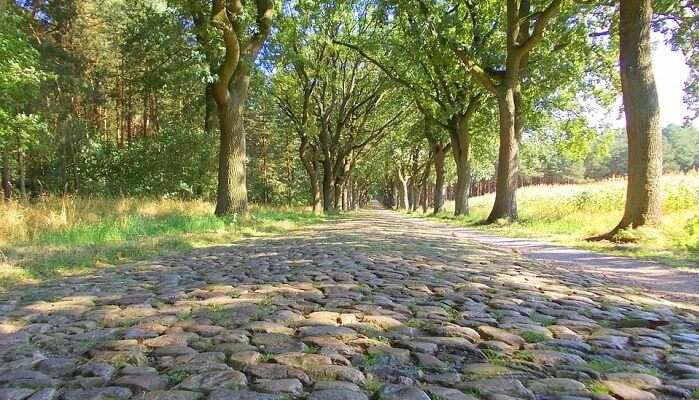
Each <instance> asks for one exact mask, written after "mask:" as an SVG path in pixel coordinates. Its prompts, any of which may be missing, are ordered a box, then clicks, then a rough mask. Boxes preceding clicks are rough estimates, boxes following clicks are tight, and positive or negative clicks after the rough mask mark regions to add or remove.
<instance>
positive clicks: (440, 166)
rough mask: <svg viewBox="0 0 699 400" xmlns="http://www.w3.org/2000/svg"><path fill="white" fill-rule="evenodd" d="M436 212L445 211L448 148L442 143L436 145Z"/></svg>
mask: <svg viewBox="0 0 699 400" xmlns="http://www.w3.org/2000/svg"><path fill="white" fill-rule="evenodd" d="M433 148H434V175H435V180H434V213H435V214H439V213H441V212H444V158H445V156H446V154H447V152H446V149H445V148H444V146H442V144H441V143H438V144H437V145H435V146H434V147H433Z"/></svg>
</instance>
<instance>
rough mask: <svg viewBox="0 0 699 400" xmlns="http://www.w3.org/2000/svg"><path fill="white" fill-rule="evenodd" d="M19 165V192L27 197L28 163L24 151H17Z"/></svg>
mask: <svg viewBox="0 0 699 400" xmlns="http://www.w3.org/2000/svg"><path fill="white" fill-rule="evenodd" d="M17 167H18V169H19V192H20V193H21V194H22V198H23V199H26V198H27V163H26V161H25V159H24V151H23V150H21V149H20V150H19V151H18V152H17Z"/></svg>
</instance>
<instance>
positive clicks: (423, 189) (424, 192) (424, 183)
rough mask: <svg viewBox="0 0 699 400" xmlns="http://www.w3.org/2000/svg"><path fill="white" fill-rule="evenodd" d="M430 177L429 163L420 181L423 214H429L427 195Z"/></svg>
mask: <svg viewBox="0 0 699 400" xmlns="http://www.w3.org/2000/svg"><path fill="white" fill-rule="evenodd" d="M429 177H430V163H429V161H428V162H427V164H426V165H425V171H423V173H422V179H421V180H420V207H422V213H423V214H427V193H428V189H427V187H428V184H429V183H428V182H427V180H428V178H429Z"/></svg>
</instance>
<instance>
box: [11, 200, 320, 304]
mask: <svg viewBox="0 0 699 400" xmlns="http://www.w3.org/2000/svg"><path fill="white" fill-rule="evenodd" d="M327 218H328V217H322V216H317V215H313V214H312V213H310V212H309V211H307V210H305V209H303V208H283V209H282V208H266V207H253V209H252V212H251V214H250V217H249V218H246V219H244V220H241V219H239V218H237V217H236V216H232V217H227V218H217V217H215V216H214V215H213V204H211V203H208V202H205V201H200V200H192V201H185V200H174V199H147V198H115V199H109V198H75V197H65V198H58V197H55V198H49V199H47V200H45V201H41V202H37V203H23V202H13V203H10V204H0V291H3V290H7V289H8V288H10V287H13V286H15V285H18V284H23V283H33V282H40V281H42V280H45V279H51V278H56V277H59V276H64V275H72V274H80V273H86V272H89V271H91V270H93V269H94V268H98V267H101V266H109V265H115V264H123V263H129V262H134V261H138V260H143V259H147V258H149V257H154V256H160V255H166V254H172V253H175V252H180V251H184V250H188V249H193V248H199V247H205V246H211V245H216V244H225V243H231V242H234V241H237V240H240V239H242V238H246V237H258V236H268V235H273V234H279V233H284V232H289V231H292V230H294V229H297V228H299V227H301V226H304V225H308V224H314V223H320V222H322V221H324V220H326V219H327Z"/></svg>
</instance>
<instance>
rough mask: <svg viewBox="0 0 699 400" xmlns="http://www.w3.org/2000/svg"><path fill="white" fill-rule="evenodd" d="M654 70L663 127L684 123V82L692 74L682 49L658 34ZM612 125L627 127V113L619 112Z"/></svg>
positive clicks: (619, 107)
mask: <svg viewBox="0 0 699 400" xmlns="http://www.w3.org/2000/svg"><path fill="white" fill-rule="evenodd" d="M652 40H653V71H654V73H655V85H656V87H657V90H658V101H659V103H660V123H661V125H662V126H667V125H669V124H677V125H683V124H684V118H685V116H687V115H688V114H689V112H688V111H687V106H686V105H685V104H684V101H683V100H682V98H683V97H684V82H685V81H686V80H687V78H688V77H689V67H688V66H687V63H686V62H685V59H684V56H683V55H682V53H680V52H679V51H673V50H672V47H671V46H669V45H668V44H666V43H665V41H664V40H663V38H662V36H660V35H659V34H654V35H653V38H652ZM617 104H618V106H617V107H616V109H617V110H620V109H621V96H619V98H618V100H617ZM615 117H616V120H614V121H613V122H612V126H614V127H616V128H623V127H624V115H623V114H622V113H618V115H615V116H613V117H612V118H615ZM693 125H694V126H696V127H699V119H695V120H694V121H693Z"/></svg>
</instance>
